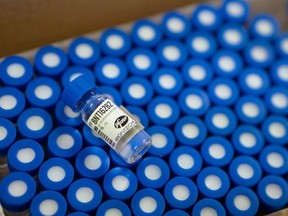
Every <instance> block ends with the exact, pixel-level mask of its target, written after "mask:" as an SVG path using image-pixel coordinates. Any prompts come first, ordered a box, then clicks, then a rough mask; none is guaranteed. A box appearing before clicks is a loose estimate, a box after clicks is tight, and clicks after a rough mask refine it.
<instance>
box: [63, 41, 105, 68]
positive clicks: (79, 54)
mask: <svg viewBox="0 0 288 216" xmlns="http://www.w3.org/2000/svg"><path fill="white" fill-rule="evenodd" d="M100 55H101V53H100V48H99V46H98V44H97V43H96V41H94V40H92V39H91V38H88V37H79V38H76V39H74V40H73V41H72V42H71V43H70V45H69V47H68V56H69V59H70V60H71V61H72V63H73V64H75V65H80V66H86V67H89V66H91V65H93V64H95V62H96V61H97V60H98V59H99V57H100Z"/></svg>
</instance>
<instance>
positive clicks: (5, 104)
mask: <svg viewBox="0 0 288 216" xmlns="http://www.w3.org/2000/svg"><path fill="white" fill-rule="evenodd" d="M16 105H17V99H16V98H15V97H14V96H13V95H3V96H2V97H0V108H2V109H4V110H11V109H14V107H15V106H16Z"/></svg>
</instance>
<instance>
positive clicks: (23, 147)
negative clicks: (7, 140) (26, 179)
mask: <svg viewBox="0 0 288 216" xmlns="http://www.w3.org/2000/svg"><path fill="white" fill-rule="evenodd" d="M43 160H44V150H43V148H42V146H41V145H40V144H39V143H38V142H36V141H34V140H32V139H22V140H17V141H16V142H14V143H13V145H12V146H11V147H10V149H9V151H8V161H7V163H8V167H9V170H10V171H11V172H15V171H21V172H26V173H29V174H30V175H31V176H33V177H34V176H36V175H37V174H38V170H39V167H40V165H41V164H42V162H43Z"/></svg>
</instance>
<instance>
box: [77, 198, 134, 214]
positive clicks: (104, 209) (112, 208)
mask: <svg viewBox="0 0 288 216" xmlns="http://www.w3.org/2000/svg"><path fill="white" fill-rule="evenodd" d="M102 215H125V216H131V211H130V209H129V207H128V206H127V205H126V204H125V202H123V201H121V200H116V199H110V200H106V201H105V202H103V203H101V204H100V205H99V207H98V209H97V212H96V216H102ZM79 216H80V215H79Z"/></svg>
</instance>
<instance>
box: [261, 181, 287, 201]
mask: <svg viewBox="0 0 288 216" xmlns="http://www.w3.org/2000/svg"><path fill="white" fill-rule="evenodd" d="M265 193H266V194H267V195H268V196H269V197H270V198H271V199H279V198H281V197H282V195H283V191H282V188H281V187H280V186H279V185H278V184H274V183H271V184H268V185H267V186H266V187H265Z"/></svg>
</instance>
